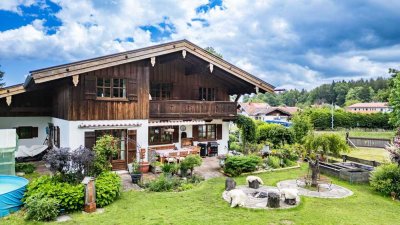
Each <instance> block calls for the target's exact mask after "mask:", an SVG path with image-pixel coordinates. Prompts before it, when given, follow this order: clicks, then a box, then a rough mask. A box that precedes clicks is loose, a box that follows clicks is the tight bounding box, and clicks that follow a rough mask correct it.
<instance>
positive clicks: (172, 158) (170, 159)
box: [166, 152, 178, 163]
mask: <svg viewBox="0 0 400 225" xmlns="http://www.w3.org/2000/svg"><path fill="white" fill-rule="evenodd" d="M177 159H178V153H177V152H170V153H168V157H167V158H166V160H167V163H176V162H177Z"/></svg>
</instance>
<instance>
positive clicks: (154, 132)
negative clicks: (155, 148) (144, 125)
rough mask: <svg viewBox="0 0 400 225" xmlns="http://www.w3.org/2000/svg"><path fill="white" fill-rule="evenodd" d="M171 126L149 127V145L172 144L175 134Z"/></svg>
mask: <svg viewBox="0 0 400 225" xmlns="http://www.w3.org/2000/svg"><path fill="white" fill-rule="evenodd" d="M171 129H173V128H170V127H149V145H159V144H172V142H173V136H172V133H173V132H171Z"/></svg>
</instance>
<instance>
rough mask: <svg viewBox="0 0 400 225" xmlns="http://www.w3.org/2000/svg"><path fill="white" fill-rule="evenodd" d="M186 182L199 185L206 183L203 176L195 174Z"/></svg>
mask: <svg viewBox="0 0 400 225" xmlns="http://www.w3.org/2000/svg"><path fill="white" fill-rule="evenodd" d="M186 181H187V182H188V183H191V184H199V183H200V182H202V181H204V178H203V177H202V176H199V175H195V174H193V175H192V176H190V177H188V178H186Z"/></svg>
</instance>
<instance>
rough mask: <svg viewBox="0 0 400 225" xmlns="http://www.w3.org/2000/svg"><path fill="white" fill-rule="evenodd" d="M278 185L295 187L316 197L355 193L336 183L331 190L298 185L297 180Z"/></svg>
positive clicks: (342, 195)
mask: <svg viewBox="0 0 400 225" xmlns="http://www.w3.org/2000/svg"><path fill="white" fill-rule="evenodd" d="M277 186H278V188H279V189H282V188H294V189H297V190H299V194H300V195H304V196H308V197H316V198H346V197H348V196H351V195H353V192H352V191H350V190H349V189H347V188H344V187H341V186H339V185H335V184H332V186H331V190H328V189H325V188H321V189H320V191H319V192H318V191H312V190H308V189H305V188H302V187H299V186H297V183H296V180H284V181H281V182H279V183H278V184H277Z"/></svg>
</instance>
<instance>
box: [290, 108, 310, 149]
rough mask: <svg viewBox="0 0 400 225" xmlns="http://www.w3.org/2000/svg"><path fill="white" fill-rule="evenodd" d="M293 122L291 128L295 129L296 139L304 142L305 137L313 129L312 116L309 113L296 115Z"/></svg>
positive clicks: (298, 141)
mask: <svg viewBox="0 0 400 225" xmlns="http://www.w3.org/2000/svg"><path fill="white" fill-rule="evenodd" d="M291 122H292V123H293V125H292V127H291V128H290V129H292V130H293V135H294V140H295V141H296V142H297V143H303V141H304V140H303V139H304V137H305V136H307V134H308V132H310V131H311V130H312V129H313V127H312V123H311V120H310V118H309V117H308V116H307V115H295V116H294V117H293V118H292V120H291Z"/></svg>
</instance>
